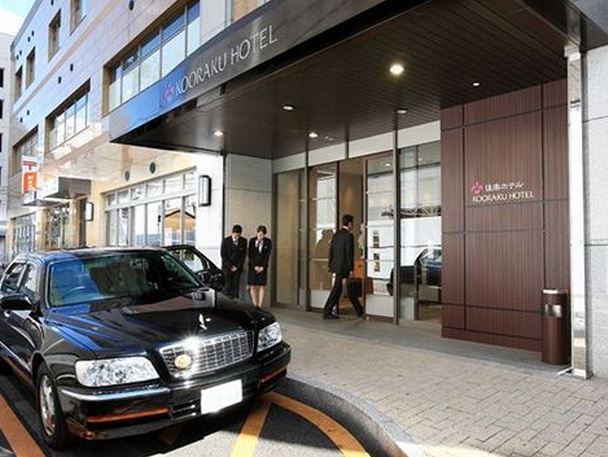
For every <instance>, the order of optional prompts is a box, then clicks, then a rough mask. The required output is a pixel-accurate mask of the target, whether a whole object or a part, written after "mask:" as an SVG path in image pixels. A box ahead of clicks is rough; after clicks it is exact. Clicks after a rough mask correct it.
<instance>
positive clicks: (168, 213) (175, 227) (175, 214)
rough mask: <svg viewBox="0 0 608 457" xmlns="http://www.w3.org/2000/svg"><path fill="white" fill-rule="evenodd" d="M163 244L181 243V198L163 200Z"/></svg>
mask: <svg viewBox="0 0 608 457" xmlns="http://www.w3.org/2000/svg"><path fill="white" fill-rule="evenodd" d="M163 219H164V222H165V223H164V230H165V233H164V242H163V245H164V246H172V245H175V244H181V242H182V236H181V234H182V199H181V198H172V199H171V200H165V213H164V217H163Z"/></svg>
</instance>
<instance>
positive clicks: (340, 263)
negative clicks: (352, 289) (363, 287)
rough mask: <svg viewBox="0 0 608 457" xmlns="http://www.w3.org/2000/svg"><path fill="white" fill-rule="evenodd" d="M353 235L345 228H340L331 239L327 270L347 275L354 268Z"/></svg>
mask: <svg viewBox="0 0 608 457" xmlns="http://www.w3.org/2000/svg"><path fill="white" fill-rule="evenodd" d="M354 256H355V237H354V236H353V234H352V233H350V232H349V231H348V230H346V229H344V228H343V229H340V231H338V232H336V233H335V234H334V236H333V237H332V239H331V245H330V247H329V271H331V272H332V273H336V274H340V275H347V274H349V273H350V272H351V271H353V270H354V268H355V257H354Z"/></svg>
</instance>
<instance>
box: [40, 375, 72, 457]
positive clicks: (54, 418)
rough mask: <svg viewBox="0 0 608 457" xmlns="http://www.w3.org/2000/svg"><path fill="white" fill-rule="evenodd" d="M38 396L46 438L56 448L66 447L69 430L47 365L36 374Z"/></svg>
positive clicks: (41, 424) (41, 421) (42, 426)
mask: <svg viewBox="0 0 608 457" xmlns="http://www.w3.org/2000/svg"><path fill="white" fill-rule="evenodd" d="M36 398H37V405H38V417H39V418H40V426H41V428H42V434H43V435H44V440H45V441H46V442H47V444H48V445H49V446H50V447H52V448H54V449H60V448H62V447H64V446H65V445H66V444H67V443H68V440H69V432H68V428H67V425H66V422H65V417H64V416H63V411H62V410H61V404H60V403H59V397H58V396H57V389H56V388H55V383H54V381H53V376H52V375H51V372H50V371H49V369H48V368H47V367H46V366H45V365H42V366H41V367H40V369H39V370H38V375H37V376H36Z"/></svg>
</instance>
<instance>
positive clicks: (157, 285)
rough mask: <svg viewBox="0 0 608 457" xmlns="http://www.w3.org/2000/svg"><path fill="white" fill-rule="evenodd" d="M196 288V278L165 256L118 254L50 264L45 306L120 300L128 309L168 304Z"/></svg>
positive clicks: (140, 253)
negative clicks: (130, 306)
mask: <svg viewBox="0 0 608 457" xmlns="http://www.w3.org/2000/svg"><path fill="white" fill-rule="evenodd" d="M108 278H111V280H108ZM198 287H200V283H199V281H198V280H197V279H196V277H195V276H194V275H193V274H192V273H191V272H190V271H189V270H188V269H187V268H185V267H184V266H182V264H180V263H179V262H177V261H176V260H175V258H174V257H173V256H172V255H171V254H169V253H163V252H133V253H127V254H125V253H121V254H115V255H105V256H102V257H91V258H83V259H78V260H68V261H62V262H56V263H54V264H52V265H51V268H50V273H49V302H50V306H51V307H62V306H70V305H76V304H80V303H92V302H104V301H107V300H116V299H121V300H123V301H124V305H122V306H128V305H137V304H146V303H155V302H158V301H160V300H168V299H170V298H172V297H175V296H177V295H179V294H183V293H184V292H187V291H191V290H194V289H197V288H198Z"/></svg>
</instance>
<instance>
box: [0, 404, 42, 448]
mask: <svg viewBox="0 0 608 457" xmlns="http://www.w3.org/2000/svg"><path fill="white" fill-rule="evenodd" d="M0 429H1V430H2V434H3V435H4V436H5V437H6V439H7V440H8V442H9V444H10V445H11V447H12V448H13V452H14V453H15V455H16V456H17V457H44V453H43V452H42V451H41V450H40V448H39V447H38V444H36V442H35V441H34V439H33V438H32V437H31V436H30V434H29V433H28V431H27V430H26V429H25V428H24V427H23V425H22V424H21V421H20V420H19V419H18V418H17V416H15V413H14V412H13V410H12V409H11V408H10V406H8V404H7V403H6V400H5V399H4V397H3V396H2V395H0Z"/></svg>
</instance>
